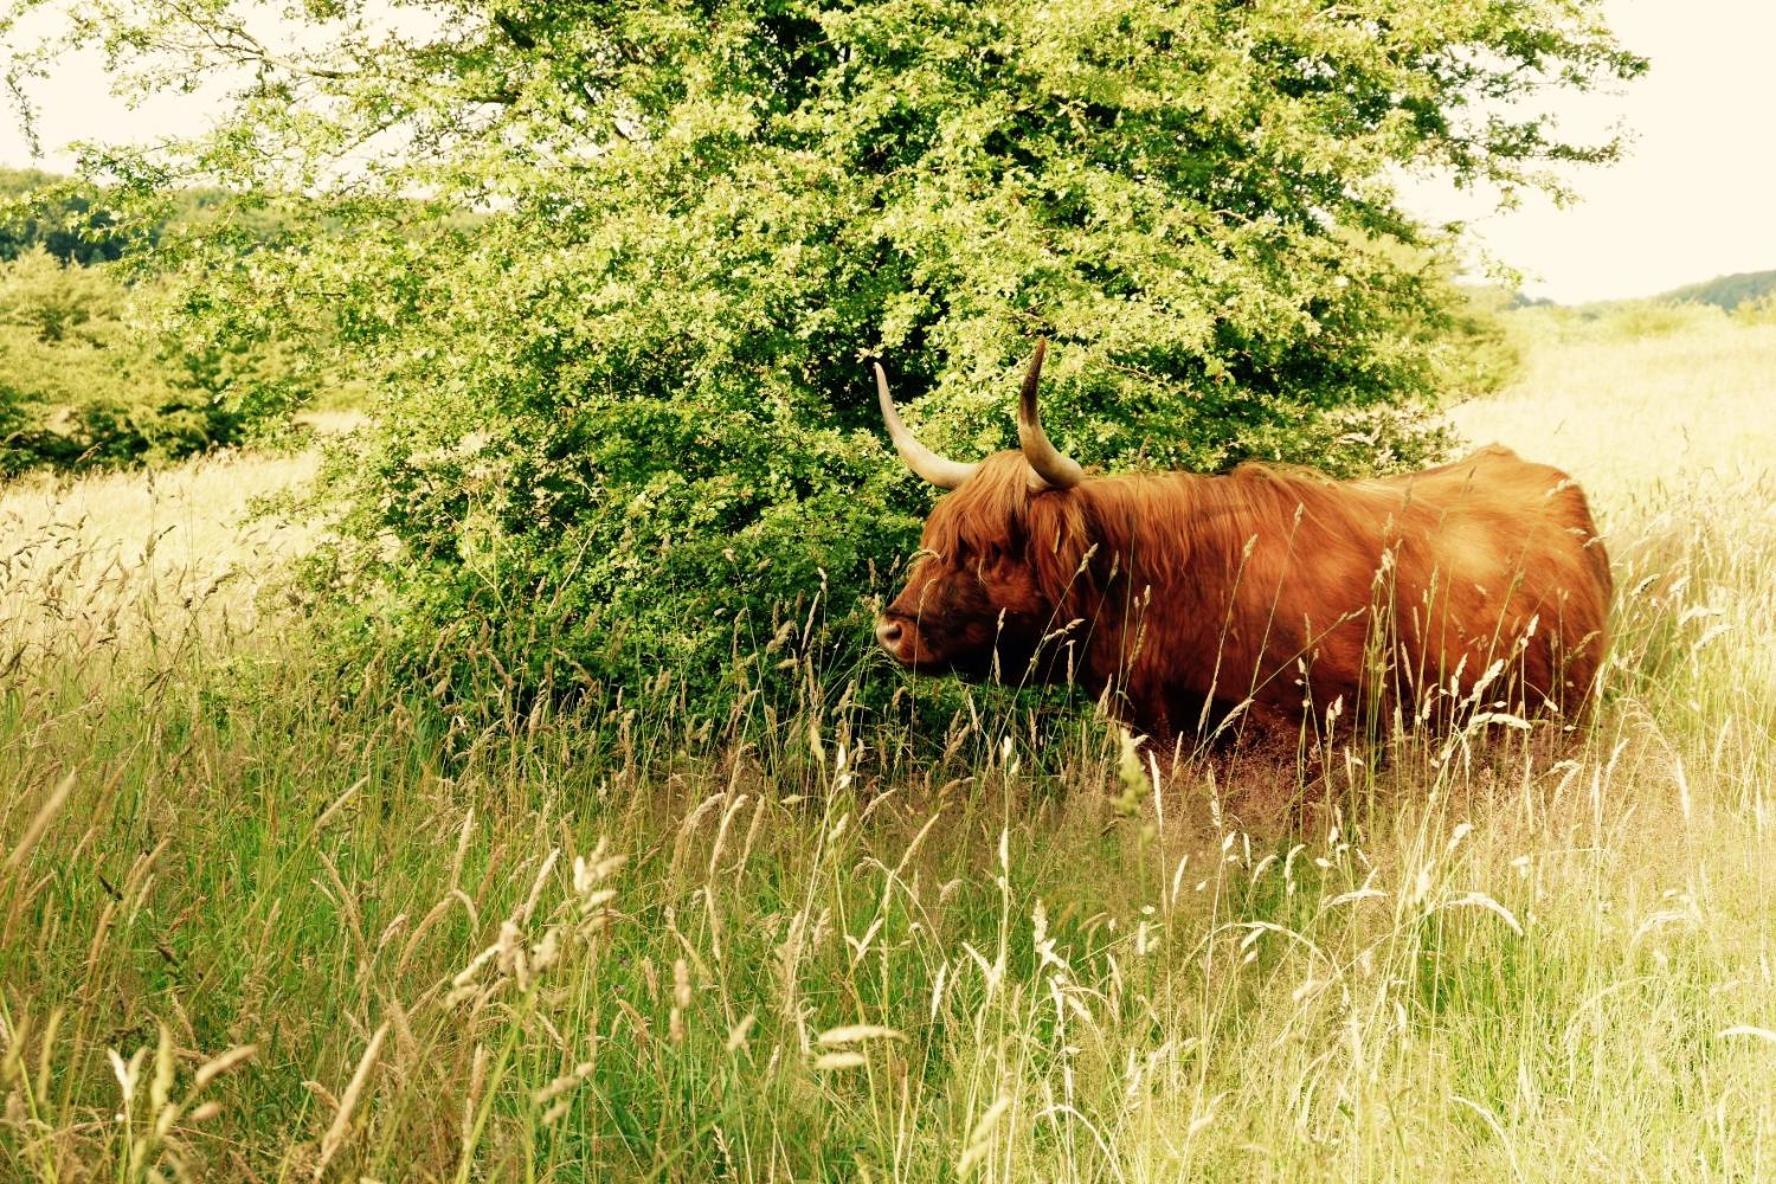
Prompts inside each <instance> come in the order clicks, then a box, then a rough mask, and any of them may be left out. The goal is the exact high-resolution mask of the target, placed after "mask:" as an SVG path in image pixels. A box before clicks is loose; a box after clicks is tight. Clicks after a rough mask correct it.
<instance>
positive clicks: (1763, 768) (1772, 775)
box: [0, 310, 1776, 1184]
mask: <svg viewBox="0 0 1776 1184" xmlns="http://www.w3.org/2000/svg"><path fill="white" fill-rule="evenodd" d="M1510 328H1511V332H1512V333H1513V334H1514V335H1515V336H1516V337H1517V339H1518V340H1519V342H1520V344H1521V348H1522V349H1523V350H1524V353H1525V366H1524V369H1523V373H1522V375H1521V376H1520V377H1519V379H1518V380H1517V381H1516V382H1515V383H1514V384H1513V385H1512V386H1511V387H1510V388H1509V389H1507V390H1506V391H1504V392H1502V393H1501V394H1500V395H1498V396H1496V397H1491V398H1488V399H1485V400H1482V401H1477V402H1472V403H1467V404H1463V405H1461V406H1459V407H1456V408H1454V409H1453V410H1452V412H1451V417H1452V420H1453V422H1454V424H1455V425H1456V426H1457V428H1458V429H1459V430H1460V431H1461V432H1462V433H1463V434H1465V435H1466V436H1468V437H1469V438H1470V439H1473V440H1474V441H1476V442H1485V441H1488V440H1491V439H1499V440H1502V441H1504V442H1505V443H1508V444H1511V445H1512V446H1514V447H1516V448H1517V449H1518V450H1519V451H1521V452H1522V453H1524V454H1525V455H1527V456H1530V457H1533V458H1536V459H1542V460H1548V461H1551V462H1553V463H1556V464H1561V465H1563V466H1566V467H1568V468H1569V470H1570V471H1571V472H1572V473H1573V474H1574V475H1575V476H1576V477H1577V478H1578V479H1579V480H1580V481H1581V482H1582V483H1583V484H1584V485H1585V486H1586V487H1587V489H1588V490H1589V491H1590V492H1591V494H1592V500H1593V505H1594V506H1595V507H1596V509H1597V512H1598V516H1599V519H1600V521H1601V523H1602V525H1603V527H1604V529H1605V531H1606V533H1607V536H1608V541H1609V547H1610V552H1611V556H1612V559H1613V561H1614V564H1615V568H1616V581H1617V587H1618V603H1617V607H1616V615H1615V620H1614V633H1615V644H1614V654H1613V657H1612V659H1611V661H1610V664H1609V668H1608V673H1607V679H1606V684H1607V685H1606V688H1605V698H1604V701H1603V704H1602V706H1601V708H1600V710H1599V711H1598V713H1597V715H1596V717H1595V719H1594V720H1592V721H1591V723H1590V725H1589V726H1587V727H1585V728H1582V729H1571V728H1568V729H1564V730H1563V729H1562V728H1561V727H1560V726H1559V725H1553V726H1548V727H1537V728H1535V729H1530V730H1518V729H1512V728H1507V729H1504V730H1502V731H1500V732H1497V733H1488V734H1486V735H1481V734H1479V733H1471V732H1465V731H1464V732H1459V733H1456V734H1454V735H1451V736H1447V737H1408V738H1403V739H1399V740H1395V741H1393V742H1391V743H1389V744H1387V745H1383V746H1374V745H1366V744H1335V745H1333V746H1332V748H1330V749H1329V750H1328V752H1327V755H1326V759H1325V760H1324V761H1323V762H1322V763H1320V764H1319V765H1317V766H1315V768H1316V770H1317V774H1316V776H1315V778H1314V780H1313V781H1312V783H1311V784H1309V785H1306V786H1302V785H1300V784H1297V783H1294V782H1288V781H1285V782H1284V783H1282V784H1279V783H1278V779H1279V777H1281V776H1282V775H1281V774H1280V773H1279V772H1278V770H1277V769H1276V768H1275V767H1269V768H1268V769H1266V768H1264V767H1260V766H1247V765H1242V764H1240V763H1238V762H1234V763H1231V764H1230V763H1228V762H1225V761H1221V762H1214V761H1211V762H1204V763H1199V764H1185V765H1183V766H1181V767H1180V769H1179V770H1178V772H1177V775H1176V776H1175V777H1173V778H1171V779H1169V780H1168V779H1163V778H1159V777H1157V776H1156V775H1155V773H1154V770H1153V769H1152V768H1147V769H1143V768H1141V767H1140V766H1139V763H1138V762H1131V761H1127V760H1125V759H1123V753H1122V750H1121V747H1120V745H1119V742H1118V739H1117V737H1116V736H1115V735H1114V734H1113V733H1112V732H1111V731H1110V730H1109V729H1108V728H1107V727H1105V726H1104V725H1102V724H1101V723H1096V722H1093V721H1089V720H1087V721H1081V722H1075V723H1068V724H1064V725H1059V726H1057V725H1056V724H1055V723H1054V722H1053V720H1052V717H1050V716H1041V717H1038V716H1035V715H1029V716H1017V715H1014V716H1012V717H1009V718H1002V717H996V716H994V715H993V714H991V713H989V712H986V711H984V710H983V711H981V712H979V713H976V714H967V713H964V714H963V715H960V716H959V717H958V718H957V720H956V722H955V723H954V725H953V726H952V728H951V732H950V735H948V736H947V737H946V738H945V740H946V743H945V745H944V753H943V755H942V756H940V757H937V758H925V757H915V756H914V755H913V754H914V753H915V752H916V751H922V750H920V749H916V748H914V747H913V746H910V745H908V744H907V743H906V740H907V738H906V737H905V736H904V735H898V734H896V732H895V731H894V730H893V728H891V727H889V726H887V725H884V724H882V723H880V722H879V721H875V720H872V719H871V718H870V717H869V716H867V715H865V714H864V713H862V712H861V711H859V710H858V709H856V708H855V707H853V706H851V705H850V702H849V697H848V696H846V695H845V693H844V692H845V688H844V686H843V685H842V680H835V679H834V678H833V676H831V675H830V673H829V672H825V671H824V670H823V668H822V667H821V665H820V663H819V661H818V655H817V654H814V653H804V652H800V651H798V650H797V649H796V647H795V646H794V645H793V644H792V645H789V646H787V647H785V648H784V649H783V650H781V651H779V652H777V653H775V654H773V655H771V658H772V660H774V661H780V662H783V663H800V664H802V665H803V666H804V667H805V668H806V672H807V677H806V680H805V682H806V686H807V690H806V693H805V695H804V699H803V707H802V710H801V711H800V713H799V714H798V715H797V716H796V717H795V718H793V719H780V720H777V721H774V722H775V723H776V725H777V726H775V727H773V728H771V729H769V730H768V731H767V732H766V733H764V739H762V740H759V741H756V742H751V743H740V742H738V741H737V740H736V739H735V735H736V733H733V732H732V731H731V730H724V729H722V728H719V727H717V728H710V727H698V726H694V724H693V722H692V721H689V720H687V719H685V718H684V717H683V716H682V715H681V714H680V713H678V712H677V711H676V709H675V708H674V706H673V697H672V695H671V694H670V688H669V687H667V686H666V685H665V680H663V681H662V686H661V693H659V694H655V695H652V696H650V697H648V698H646V699H643V700H638V701H635V702H632V703H611V702H600V703H598V704H597V705H588V706H584V707H581V708H577V709H575V710H573V711H565V710H559V709H556V708H554V707H552V706H550V705H549V704H548V703H547V702H543V703H540V704H536V705H519V704H518V701H517V700H515V699H512V698H511V697H509V696H506V695H505V693H504V688H502V687H501V686H500V685H498V683H497V682H490V684H489V685H488V686H487V687H486V688H485V692H486V698H487V701H488V702H490V703H494V704H511V705H510V706H509V708H508V709H507V710H505V711H504V713H503V718H499V719H497V720H496V723H495V724H494V725H493V726H488V727H485V728H482V727H481V726H480V725H479V724H471V723H469V722H468V721H465V720H461V719H456V720H451V719H447V718H440V715H439V713H438V712H436V711H434V710H430V709H429V708H428V704H427V703H426V702H425V701H424V694H423V692H417V693H416V692H413V691H411V690H409V689H405V688H403V687H402V686H401V685H400V684H399V683H398V682H397V681H396V680H395V679H394V678H393V677H392V676H391V675H390V674H389V673H388V672H387V671H386V670H384V669H382V668H380V667H379V666H378V665H377V664H376V663H375V662H371V663H369V664H368V665H367V666H365V667H362V668H343V667H341V666H340V665H339V663H337V662H336V661H334V660H333V659H332V658H330V656H329V655H330V654H331V652H332V651H330V650H329V648H328V647H327V646H325V645H323V644H320V642H319V640H318V639H317V637H316V635H315V634H314V632H313V630H314V629H315V625H314V624H313V621H314V620H315V619H316V616H317V614H316V613H315V612H314V606H313V605H312V604H310V603H309V602H308V600H306V599H305V597H304V596H303V595H302V594H301V593H300V592H299V591H298V590H297V589H296V588H295V587H294V585H292V584H291V583H290V582H289V579H288V575H287V561H288V560H289V559H290V558H291V557H292V556H294V555H297V554H300V553H301V552H302V551H303V550H304V549H305V548H306V547H307V546H308V545H309V543H310V541H311V540H312V539H313V538H314V537H315V536H316V534H317V532H318V528H317V527H315V526H314V525H313V524H309V523H303V522H297V523H288V522H279V521H277V520H275V519H266V518H259V517H254V516H253V514H252V513H251V512H250V510H251V507H252V505H253V504H254V502H253V499H254V497H255V495H257V494H260V493H266V492H271V491H274V490H276V489H279V488H283V487H285V486H287V485H289V484H291V483H292V482H299V481H301V480H302V479H303V478H304V477H305V476H306V474H307V473H309V472H311V471H312V465H313V459H312V457H308V456H296V457H290V456H263V457H255V456H252V455H240V456H235V457H232V458H229V457H223V458H219V459H211V460H203V461H199V462H195V463H193V464H190V465H187V466H184V467H180V468H175V469H170V470H166V471H163V472H161V473H160V474H159V475H157V476H155V477H154V478H152V479H151V480H150V479H147V478H144V477H141V476H106V477H96V478H88V479H84V480H81V481H78V482H75V483H72V484H69V483H66V482H63V483H54V482H50V481H47V480H41V479H31V480H27V481H24V482H21V483H19V484H17V485H15V486H13V487H12V488H11V489H9V490H8V491H6V492H5V493H4V494H0V784H3V785H4V787H5V788H4V792H3V794H0V1098H3V1107H4V1109H3V1113H0V1177H4V1178H5V1179H8V1180H11V1179H18V1180H39V1181H52V1180H54V1181H68V1180H89V1179H114V1180H118V1181H132V1182H133V1181H146V1180H156V1179H158V1180H173V1179H185V1178H189V1179H197V1180H243V1181H245V1180H262V1181H270V1180H280V1181H282V1180H312V1179H327V1180H380V1181H396V1180H457V1181H466V1180H508V1179H511V1180H545V1181H559V1182H565V1181H581V1180H587V1181H590V1180H677V1181H692V1180H705V1179H727V1180H809V1179H826V1180H867V1181H890V1180H892V1181H937V1180H957V1181H960V1180H980V1181H989V1180H991V1181H1056V1182H1066V1181H1094V1182H1105V1184H1109V1182H1116V1184H1123V1182H1135V1181H1159V1180H1240V1181H1261V1180H1275V1181H1300V1180H1320V1179H1323V1180H1411V1181H1438V1180H1449V1181H1476V1180H1509V1181H1531V1180H1540V1181H1575V1180H1588V1179H1597V1180H1608V1181H1621V1180H1723V1181H1724V1180H1744V1181H1749V1180H1757V1179H1764V1178H1768V1177H1770V1176H1772V1175H1776V1091H1772V1090H1771V1089H1770V1086H1769V1082H1770V1080H1771V1076H1772V1073H1773V1072H1776V940H1773V935H1776V928H1773V927H1772V925H1771V917H1772V915H1773V910H1776V872H1772V871H1771V870H1770V869H1771V868H1772V867H1776V835H1773V833H1772V828H1776V815H1773V814H1772V805H1773V802H1772V799H1771V788H1772V782H1773V780H1776V634H1773V632H1772V629H1771V624H1770V623H1771V621H1772V619H1776V473H1773V472H1772V471H1771V468H1770V458H1771V457H1772V456H1776V326H1772V325H1762V326H1760V325H1756V324H1746V323H1738V322H1734V321H1732V320H1730V319H1728V318H1726V317H1724V316H1720V315H1713V314H1705V313H1696V314H1694V315H1691V314H1689V313H1684V314H1682V315H1678V316H1674V317H1665V318H1663V319H1661V318H1657V317H1655V318H1652V319H1651V320H1650V321H1649V322H1647V323H1640V322H1636V321H1633V319H1632V318H1628V317H1617V318H1614V319H1606V320H1604V321H1598V322H1590V321H1583V320H1580V319H1576V318H1574V317H1571V316H1569V315H1566V314H1564V313H1563V312H1562V311H1560V310H1532V311H1529V312H1523V313H1517V314H1513V316H1512V318H1511V324H1510ZM870 675H871V677H878V678H894V677H898V676H896V675H894V674H892V673H891V672H888V671H886V670H885V669H883V670H876V671H872V672H870ZM494 714H495V715H499V714H500V713H499V712H495V713H494ZM477 729H478V730H477ZM465 730H466V731H470V732H472V734H464V733H465ZM595 737H597V738H595ZM1252 779H1258V780H1260V781H1262V782H1263V783H1262V784H1252V783H1249V782H1251V781H1252ZM1279 797H1280V798H1281V799H1284V800H1285V802H1286V804H1285V805H1284V806H1283V807H1282V808H1278V807H1277V806H1276V805H1275V803H1276V802H1277V800H1278V799H1279Z"/></svg>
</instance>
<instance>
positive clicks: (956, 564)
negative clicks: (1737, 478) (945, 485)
mask: <svg viewBox="0 0 1776 1184" xmlns="http://www.w3.org/2000/svg"><path fill="white" fill-rule="evenodd" d="M922 551H923V554H922V556H921V558H920V559H919V560H918V562H917V563H916V564H915V565H914V568H913V571H912V573H911V578H910V580H909V582H908V584H907V587H906V588H905V590H903V591H902V592H901V594H900V595H899V596H898V597H897V598H896V600H895V602H894V603H893V604H891V605H890V606H889V607H888V609H887V611H886V613H885V615H884V620H886V621H896V622H904V624H905V626H906V628H905V630H904V634H903V635H902V636H900V637H898V638H896V639H895V640H894V641H893V642H892V643H891V642H890V641H889V640H888V639H884V645H886V646H887V647H888V648H889V650H890V652H892V653H894V655H895V656H896V657H897V658H898V659H899V660H901V661H902V662H904V663H906V664H907V665H909V666H912V667H914V668H917V669H927V670H943V669H954V670H959V671H961V672H963V673H965V674H974V675H976V676H983V677H984V676H989V675H997V676H999V677H1002V678H1004V679H1006V680H1007V681H1019V680H1020V679H1025V678H1037V679H1042V680H1049V681H1060V680H1068V679H1070V680H1072V681H1075V682H1077V683H1079V684H1080V685H1081V686H1082V687H1083V688H1084V689H1086V690H1087V691H1088V692H1090V693H1091V694H1093V695H1095V696H1103V695H1105V694H1106V692H1109V694H1108V699H1107V701H1108V702H1109V703H1110V704H1111V707H1112V710H1114V711H1115V712H1116V713H1117V714H1118V715H1119V716H1120V717H1121V718H1123V719H1124V720H1125V721H1126V722H1128V723H1129V724H1130V725H1131V726H1133V727H1135V728H1137V729H1139V730H1141V731H1143V732H1146V733H1147V734H1148V735H1150V736H1152V737H1153V738H1154V739H1155V740H1156V741H1157V742H1158V743H1160V744H1162V745H1166V746H1169V745H1170V744H1171V743H1172V742H1173V740H1174V739H1176V738H1178V737H1182V736H1189V735H1193V734H1194V735H1206V734H1208V733H1209V732H1212V731H1213V730H1214V729H1215V728H1216V727H1217V726H1218V725H1220V724H1222V723H1223V722H1225V721H1232V720H1241V719H1248V720H1252V721H1256V722H1258V723H1259V724H1261V725H1264V726H1269V727H1295V726H1298V725H1299V724H1300V723H1301V722H1302V721H1303V720H1304V718H1306V717H1307V716H1308V715H1309V713H1311V715H1312V717H1313V718H1315V719H1321V720H1323V719H1324V718H1325V716H1326V713H1327V712H1328V711H1330V710H1332V709H1333V707H1334V704H1341V709H1342V710H1343V711H1344V712H1346V713H1347V714H1348V715H1353V716H1363V717H1366V718H1370V719H1377V718H1391V719H1398V720H1402V721H1405V722H1413V723H1416V722H1432V723H1436V724H1445V723H1447V722H1448V721H1449V719H1451V718H1452V717H1453V716H1454V715H1455V714H1456V713H1458V712H1461V711H1475V710H1507V711H1510V712H1513V713H1516V712H1522V711H1543V710H1550V711H1554V712H1566V713H1571V712H1574V711H1577V710H1578V709H1580V708H1581V707H1582V705H1583V704H1584V703H1585V702H1586V700H1587V698H1588V696H1589V695H1590V694H1591V692H1592V689H1593V687H1594V686H1595V683H1596V679H1597V673H1598V670H1599V668H1600V665H1601V663H1602V660H1603V654H1604V651H1605V648H1606V642H1607V637H1606V632H1605V630H1606V624H1607V615H1608V609H1609V602H1610V596H1611V578H1610V571H1609V562H1608V558H1607V556H1606V555H1605V553H1604V549H1603V544H1602V542H1601V540H1600V539H1599V538H1598V536H1597V531H1596V526H1595V524H1594V523H1593V521H1592V517H1591V512H1590V509H1589V507H1588V506H1587V504H1586V501H1585V496H1584V494H1583V493H1582V492H1581V491H1580V489H1579V488H1578V486H1577V485H1575V484H1574V483H1573V482H1572V480H1571V479H1570V478H1568V477H1567V476H1566V474H1564V473H1562V472H1560V471H1559V470H1558V469H1554V468H1550V467H1548V466H1546V465H1539V464H1533V463H1530V462H1526V461H1524V460H1522V459H1520V458H1519V457H1518V456H1517V455H1516V454H1515V453H1513V452H1511V451H1510V450H1509V449H1506V448H1503V447H1499V446H1496V445H1495V446H1492V447H1489V448H1484V449H1481V450H1480V451H1478V452H1476V453H1474V454H1473V455H1471V456H1469V457H1466V458H1465V459H1463V460H1461V461H1458V462H1456V463H1453V464H1448V465H1443V466H1441V467H1438V468H1433V469H1427V470H1424V471H1422V472H1417V473H1411V474H1407V475H1403V476H1398V477H1389V478H1382V479H1376V480H1367V481H1348V482H1335V481H1331V480H1328V479H1326V478H1324V477H1320V476H1318V475H1314V474H1308V473H1298V472H1291V471H1284V470H1278V469H1272V468H1267V467H1263V466H1257V465H1247V466H1244V467H1242V468H1240V469H1237V470H1235V471H1234V472H1232V473H1231V474H1228V475H1225V476H1199V475H1193V474H1186V473H1167V474H1138V475H1123V476H1106V477H1090V478H1087V479H1086V480H1085V481H1083V482H1081V483H1080V484H1079V485H1077V486H1075V487H1073V488H1071V489H1058V490H1057V489H1046V490H1040V491H1033V490H1032V489H1031V480H1030V470H1029V466H1028V465H1027V463H1026V462H1025V460H1024V458H1023V457H1022V455H1020V454H1019V453H1016V452H1005V453H999V454H997V455H994V456H990V457H988V458H986V460H985V461H984V462H982V464H981V466H980V468H979V470H978V471H977V472H976V473H975V475H974V476H973V477H972V478H970V479H969V480H968V481H967V482H966V483H965V484H963V485H962V486H961V487H960V488H959V489H957V490H956V491H955V492H953V493H951V494H950V495H949V496H947V497H945V498H944V499H942V500H941V501H940V502H939V503H938V505H937V506H936V508H935V509H934V510H933V512H932V514H931V517H930V519H929V521H928V522H927V524H926V529H925V534H924V539H923V547H922ZM1477 687H1478V690H1477V689H1476V688H1477Z"/></svg>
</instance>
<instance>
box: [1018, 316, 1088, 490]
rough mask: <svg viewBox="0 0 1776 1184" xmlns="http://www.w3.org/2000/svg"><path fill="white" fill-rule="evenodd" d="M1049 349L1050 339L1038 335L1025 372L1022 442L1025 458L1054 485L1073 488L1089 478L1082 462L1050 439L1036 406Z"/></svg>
mask: <svg viewBox="0 0 1776 1184" xmlns="http://www.w3.org/2000/svg"><path fill="white" fill-rule="evenodd" d="M1047 352H1048V341H1047V340H1046V339H1044V338H1041V337H1038V338H1037V339H1036V355H1035V356H1034V357H1032V358H1031V359H1030V370H1029V373H1027V374H1025V375H1024V389H1023V393H1022V394H1020V395H1019V396H1018V443H1019V444H1021V445H1022V446H1023V449H1024V459H1025V460H1027V461H1029V462H1030V467H1031V468H1032V469H1034V470H1036V475H1037V476H1038V477H1040V478H1042V480H1043V482H1044V483H1046V484H1047V485H1048V486H1049V487H1050V488H1052V489H1071V488H1072V487H1073V486H1075V485H1077V484H1079V483H1080V481H1082V480H1084V479H1085V470H1084V469H1082V468H1080V467H1079V462H1078V461H1076V460H1074V459H1073V458H1072V457H1070V456H1067V455H1066V454H1065V453H1063V452H1062V451H1061V450H1060V449H1058V448H1056V447H1055V446H1054V445H1053V444H1052V443H1050V442H1049V439H1048V433H1047V432H1044V431H1043V430H1042V416H1041V414H1040V413H1039V412H1037V410H1036V384H1037V382H1038V381H1040V379H1041V378H1042V356H1043V355H1044V354H1045V353H1047Z"/></svg>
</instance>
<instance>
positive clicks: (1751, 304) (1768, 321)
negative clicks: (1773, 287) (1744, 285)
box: [1733, 292, 1776, 325]
mask: <svg viewBox="0 0 1776 1184" xmlns="http://www.w3.org/2000/svg"><path fill="white" fill-rule="evenodd" d="M1733 319H1734V320H1736V321H1738V322H1739V323H1740V324H1742V325H1776V292H1772V293H1770V294H1769V295H1768V296H1765V297H1764V298H1763V299H1761V300H1748V301H1746V302H1745V303H1744V304H1741V305H1740V306H1739V307H1737V308H1735V309H1734V310H1733Z"/></svg>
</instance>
